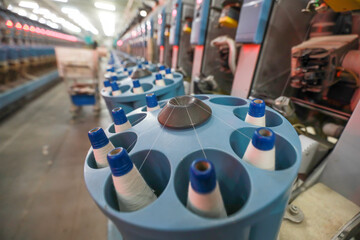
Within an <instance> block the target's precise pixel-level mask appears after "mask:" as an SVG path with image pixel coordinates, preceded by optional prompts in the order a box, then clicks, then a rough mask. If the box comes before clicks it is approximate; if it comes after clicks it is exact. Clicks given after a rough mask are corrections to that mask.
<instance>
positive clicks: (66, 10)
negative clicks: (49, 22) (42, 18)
mask: <svg viewBox="0 0 360 240" xmlns="http://www.w3.org/2000/svg"><path fill="white" fill-rule="evenodd" d="M61 11H62V12H63V13H66V14H78V13H80V12H79V10H77V9H76V8H70V7H62V8H61Z"/></svg>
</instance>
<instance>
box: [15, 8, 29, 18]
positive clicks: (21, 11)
mask: <svg viewBox="0 0 360 240" xmlns="http://www.w3.org/2000/svg"><path fill="white" fill-rule="evenodd" d="M17 14H19V15H20V16H23V17H26V16H27V12H26V11H25V10H24V9H19V11H18V12H17Z"/></svg>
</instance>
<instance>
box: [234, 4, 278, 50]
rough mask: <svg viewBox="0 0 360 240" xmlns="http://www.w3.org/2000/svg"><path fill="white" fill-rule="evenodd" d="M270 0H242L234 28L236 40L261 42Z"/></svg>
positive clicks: (267, 17)
mask: <svg viewBox="0 0 360 240" xmlns="http://www.w3.org/2000/svg"><path fill="white" fill-rule="evenodd" d="M272 2H273V1H272V0H256V1H255V0H244V3H243V5H242V6H241V12H240V20H239V25H238V27H237V30H236V37H235V40H236V42H239V43H256V44H260V43H262V41H263V39H264V34H265V30H266V25H267V22H268V19H269V15H270V9H271V6H272Z"/></svg>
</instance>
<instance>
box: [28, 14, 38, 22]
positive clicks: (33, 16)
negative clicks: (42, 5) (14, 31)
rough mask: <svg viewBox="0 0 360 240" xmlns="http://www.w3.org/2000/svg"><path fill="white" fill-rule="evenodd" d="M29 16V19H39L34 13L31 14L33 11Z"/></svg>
mask: <svg viewBox="0 0 360 240" xmlns="http://www.w3.org/2000/svg"><path fill="white" fill-rule="evenodd" d="M29 18H30V19H31V20H34V21H37V20H38V19H39V17H38V16H36V15H35V14H33V13H32V14H30V16H29Z"/></svg>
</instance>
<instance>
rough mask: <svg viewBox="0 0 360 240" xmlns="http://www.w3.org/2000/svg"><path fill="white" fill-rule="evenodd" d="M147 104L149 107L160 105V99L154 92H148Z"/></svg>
mask: <svg viewBox="0 0 360 240" xmlns="http://www.w3.org/2000/svg"><path fill="white" fill-rule="evenodd" d="M146 105H147V106H148V107H149V108H153V107H156V106H157V105H159V104H158V101H157V98H156V95H155V94H154V93H148V94H146Z"/></svg>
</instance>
